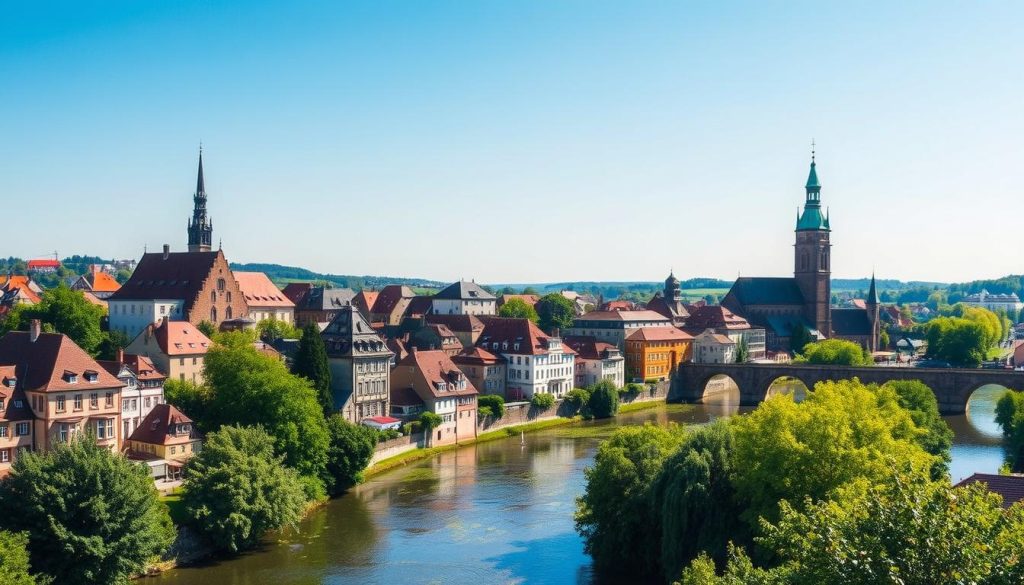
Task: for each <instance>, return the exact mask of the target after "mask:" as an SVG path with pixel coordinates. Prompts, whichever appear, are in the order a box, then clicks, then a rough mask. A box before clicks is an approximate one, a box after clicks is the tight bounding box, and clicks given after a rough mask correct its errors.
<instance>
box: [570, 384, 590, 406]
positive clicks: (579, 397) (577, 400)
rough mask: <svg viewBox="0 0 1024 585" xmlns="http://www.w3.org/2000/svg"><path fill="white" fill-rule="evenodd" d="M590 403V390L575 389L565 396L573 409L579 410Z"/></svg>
mask: <svg viewBox="0 0 1024 585" xmlns="http://www.w3.org/2000/svg"><path fill="white" fill-rule="evenodd" d="M589 401H590V390H587V389H586V388H573V389H572V390H570V391H569V393H568V394H566V395H565V402H566V403H567V404H570V405H572V407H573V409H575V410H579V409H581V408H583V407H585V406H586V405H587V402H589Z"/></svg>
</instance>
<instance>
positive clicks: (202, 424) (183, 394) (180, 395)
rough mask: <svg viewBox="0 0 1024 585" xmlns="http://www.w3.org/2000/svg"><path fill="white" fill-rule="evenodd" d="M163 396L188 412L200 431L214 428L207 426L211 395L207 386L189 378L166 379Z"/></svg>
mask: <svg viewBox="0 0 1024 585" xmlns="http://www.w3.org/2000/svg"><path fill="white" fill-rule="evenodd" d="M164 397H165V398H166V399H167V402H168V403H170V404H173V405H174V406H176V407H178V408H179V409H180V410H181V411H182V412H184V413H186V414H188V416H189V418H191V419H192V420H193V421H194V422H195V425H196V426H197V427H198V428H199V430H201V431H204V432H205V431H209V430H215V429H213V428H208V424H209V422H210V417H209V414H208V411H209V409H210V403H211V401H212V397H211V396H210V389H209V387H207V386H201V385H199V384H196V383H195V382H192V381H190V380H172V379H167V380H166V381H165V382H164Z"/></svg>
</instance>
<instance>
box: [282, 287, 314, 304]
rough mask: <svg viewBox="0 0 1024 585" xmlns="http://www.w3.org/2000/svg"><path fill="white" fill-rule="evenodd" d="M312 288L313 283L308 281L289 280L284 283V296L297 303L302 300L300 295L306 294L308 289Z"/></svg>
mask: <svg viewBox="0 0 1024 585" xmlns="http://www.w3.org/2000/svg"><path fill="white" fill-rule="evenodd" d="M311 288H313V284H312V283H309V282H289V283H288V284H286V285H284V290H282V291H281V292H283V293H284V296H286V297H288V300H290V301H291V302H293V303H295V304H296V305H298V304H299V303H300V302H301V301H302V297H304V296H305V295H306V293H307V292H309V290H310V289H311Z"/></svg>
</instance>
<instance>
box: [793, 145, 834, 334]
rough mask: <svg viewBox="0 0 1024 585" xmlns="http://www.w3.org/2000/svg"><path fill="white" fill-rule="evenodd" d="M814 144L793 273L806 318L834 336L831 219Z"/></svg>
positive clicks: (799, 223) (798, 220)
mask: <svg viewBox="0 0 1024 585" xmlns="http://www.w3.org/2000/svg"><path fill="white" fill-rule="evenodd" d="M817 167H818V165H817V161H815V152H814V143H813V142H812V143H811V170H810V173H808V175H807V184H806V185H804V190H805V191H806V193H807V199H806V201H805V202H804V208H803V212H802V213H799V212H798V214H797V220H796V242H795V245H794V246H793V250H794V252H795V255H794V258H793V276H794V277H795V279H796V283H797V286H798V287H799V288H800V293H801V294H802V295H803V297H804V315H803V316H804V318H805V319H806V320H807V322H808V323H810V324H812V325H813V326H814V328H815V329H817V330H818V332H820V333H821V334H822V335H824V336H826V337H830V336H831V335H832V310H831V301H832V282H831V272H832V267H831V258H830V256H831V248H832V244H831V242H829V232H830V231H831V229H830V226H829V218H828V215H827V212H826V213H822V212H821V181H819V180H818V168H817Z"/></svg>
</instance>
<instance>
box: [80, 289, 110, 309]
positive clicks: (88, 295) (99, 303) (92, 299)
mask: <svg viewBox="0 0 1024 585" xmlns="http://www.w3.org/2000/svg"><path fill="white" fill-rule="evenodd" d="M81 292H82V296H83V297H85V300H87V301H89V302H90V303H91V304H93V305H96V306H97V307H103V308H104V309H105V308H107V306H108V305H107V301H104V300H103V299H101V298H99V297H97V296H96V295H94V294H92V293H91V292H89V291H87V290H83V291H81Z"/></svg>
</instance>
